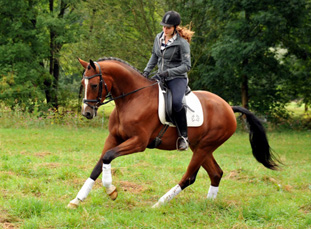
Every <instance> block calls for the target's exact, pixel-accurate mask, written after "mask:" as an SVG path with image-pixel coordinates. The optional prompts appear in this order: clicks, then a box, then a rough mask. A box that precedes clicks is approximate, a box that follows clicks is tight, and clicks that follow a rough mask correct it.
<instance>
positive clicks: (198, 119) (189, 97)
mask: <svg viewBox="0 0 311 229" xmlns="http://www.w3.org/2000/svg"><path fill="white" fill-rule="evenodd" d="M183 105H184V107H185V108H186V116H187V126H188V127H199V126H201V125H202V124H203V121H204V119H203V109H202V105H201V102H200V100H199V99H198V97H197V96H196V95H195V94H194V93H193V92H192V91H191V89H190V87H189V86H188V87H187V90H186V92H185V96H184V98H183ZM158 116H159V120H160V122H161V123H162V124H163V125H164V126H163V128H162V130H161V131H160V133H159V134H158V136H157V137H156V138H155V139H154V140H153V141H152V142H151V143H150V144H149V145H148V146H147V148H150V149H153V148H156V147H158V146H159V145H160V144H161V143H162V140H161V138H162V137H163V135H164V133H165V132H166V130H167V128H168V127H169V126H171V127H175V121H174V117H173V103H172V92H171V91H170V89H169V88H167V86H166V85H165V83H163V82H159V104H158Z"/></svg>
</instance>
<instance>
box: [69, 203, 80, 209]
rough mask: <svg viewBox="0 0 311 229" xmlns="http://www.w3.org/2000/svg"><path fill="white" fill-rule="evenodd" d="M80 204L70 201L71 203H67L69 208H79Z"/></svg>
mask: <svg viewBox="0 0 311 229" xmlns="http://www.w3.org/2000/svg"><path fill="white" fill-rule="evenodd" d="M78 206H79V205H77V204H74V203H69V204H68V205H67V208H69V209H77V208H78Z"/></svg>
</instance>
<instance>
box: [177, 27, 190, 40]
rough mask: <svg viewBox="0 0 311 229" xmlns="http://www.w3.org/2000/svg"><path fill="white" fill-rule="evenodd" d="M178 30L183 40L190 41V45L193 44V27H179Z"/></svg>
mask: <svg viewBox="0 0 311 229" xmlns="http://www.w3.org/2000/svg"><path fill="white" fill-rule="evenodd" d="M176 30H177V32H178V33H179V35H180V36H181V37H182V38H184V39H185V40H187V41H188V43H190V42H191V38H192V36H193V34H194V32H193V31H191V25H186V26H177V27H176Z"/></svg>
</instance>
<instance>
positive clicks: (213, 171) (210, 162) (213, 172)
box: [202, 153, 223, 199]
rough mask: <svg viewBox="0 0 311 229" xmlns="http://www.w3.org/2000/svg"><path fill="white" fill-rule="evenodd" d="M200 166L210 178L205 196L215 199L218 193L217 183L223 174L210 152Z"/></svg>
mask: <svg viewBox="0 0 311 229" xmlns="http://www.w3.org/2000/svg"><path fill="white" fill-rule="evenodd" d="M202 167H203V168H204V169H205V170H206V171H207V173H208V175H209V177H210V179H211V185H210V188H209V190H208V194H207V198H209V199H215V198H216V196H217V193H218V187H219V183H220V180H221V177H222V174H223V171H222V170H221V168H220V167H219V165H218V164H217V162H216V160H215V158H214V157H213V155H212V153H210V154H209V155H207V157H206V158H205V160H204V162H203V164H202Z"/></svg>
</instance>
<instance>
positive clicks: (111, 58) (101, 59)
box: [97, 57, 142, 74]
mask: <svg viewBox="0 0 311 229" xmlns="http://www.w3.org/2000/svg"><path fill="white" fill-rule="evenodd" d="M106 60H116V61H119V62H120V63H123V64H125V65H127V66H129V67H131V68H132V69H133V70H135V71H137V72H138V73H139V74H142V73H141V71H139V70H138V69H137V68H135V67H134V66H133V65H131V64H129V63H128V62H126V61H125V60H121V59H120V58H117V57H102V58H100V59H98V60H97V62H100V61H106Z"/></svg>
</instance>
